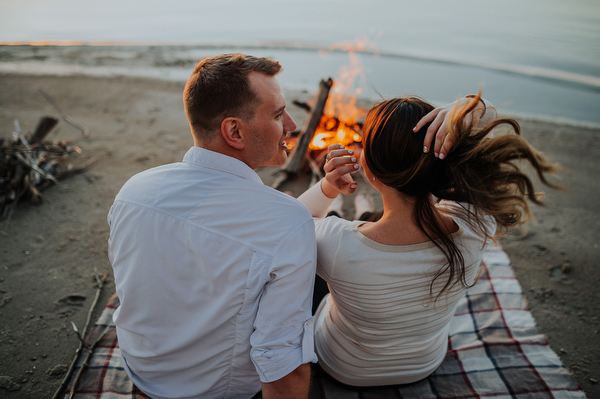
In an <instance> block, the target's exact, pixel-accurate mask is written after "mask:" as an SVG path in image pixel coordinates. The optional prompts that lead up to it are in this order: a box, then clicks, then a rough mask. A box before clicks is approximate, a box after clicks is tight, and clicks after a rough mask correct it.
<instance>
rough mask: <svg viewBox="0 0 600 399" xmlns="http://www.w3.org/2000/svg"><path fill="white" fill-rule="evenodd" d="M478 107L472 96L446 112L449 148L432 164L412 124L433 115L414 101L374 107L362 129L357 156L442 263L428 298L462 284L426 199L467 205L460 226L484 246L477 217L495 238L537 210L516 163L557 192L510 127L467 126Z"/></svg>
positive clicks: (547, 168)
mask: <svg viewBox="0 0 600 399" xmlns="http://www.w3.org/2000/svg"><path fill="white" fill-rule="evenodd" d="M479 101H480V94H478V95H477V96H475V97H474V98H473V99H472V100H471V101H469V102H468V103H467V104H465V105H464V106H462V107H458V108H456V109H455V110H454V111H453V114H452V118H451V120H450V125H449V135H450V137H451V138H452V141H453V143H454V145H453V148H452V151H451V152H450V153H449V154H448V156H447V157H446V159H444V160H440V159H438V158H436V157H435V156H434V155H433V152H429V153H423V150H422V148H423V137H424V134H425V132H426V130H427V128H428V127H429V125H426V126H424V127H422V128H421V129H420V133H418V134H416V133H413V131H412V128H413V127H414V126H415V125H416V124H417V122H418V121H419V120H420V119H421V118H422V117H423V116H425V115H426V114H427V113H428V112H430V111H432V110H433V109H434V107H433V106H432V105H430V104H428V103H427V102H425V101H423V100H421V99H419V98H416V97H409V98H395V99H392V100H387V101H384V102H381V103H379V104H377V105H375V106H374V107H373V108H371V110H370V111H369V113H368V115H367V118H366V120H365V124H364V126H363V132H364V140H363V146H364V148H363V156H364V157H365V162H366V164H367V167H368V168H369V170H370V171H371V173H372V174H373V175H374V176H375V177H376V178H377V179H378V180H379V181H381V182H382V183H383V184H385V185H386V186H389V187H393V188H395V189H396V190H398V191H399V192H400V193H403V194H405V195H407V196H409V197H411V198H413V199H414V201H415V202H414V203H415V207H414V213H413V219H414V222H415V224H416V225H417V226H418V228H419V229H420V230H421V231H422V232H423V233H424V234H425V235H426V236H427V237H428V238H429V239H430V240H431V241H432V242H433V243H434V244H435V245H436V246H437V248H438V249H439V250H440V251H442V253H443V254H444V256H445V257H446V259H447V263H446V264H445V265H444V266H442V268H441V269H440V270H439V272H438V274H437V275H436V276H435V278H434V279H433V281H432V283H431V286H430V291H431V293H432V294H433V283H434V282H435V281H436V280H437V279H438V278H440V277H441V276H442V275H447V280H446V282H445V284H444V286H443V288H442V289H441V291H440V292H439V293H438V295H436V299H437V298H439V296H440V295H441V294H442V293H443V292H444V291H446V290H448V289H450V288H452V287H453V286H455V285H456V284H457V283H460V284H461V285H462V286H464V287H469V284H468V283H467V281H466V276H465V265H464V258H463V256H462V254H461V251H460V249H459V248H458V246H457V244H456V243H455V242H454V240H453V239H452V236H450V235H447V234H445V231H446V230H445V229H444V226H441V225H440V223H439V222H438V220H440V218H439V211H438V210H437V208H436V206H435V201H434V197H435V199H436V200H437V201H440V200H443V199H445V200H452V201H457V202H464V203H468V204H471V205H473V207H465V208H464V210H465V214H466V215H467V220H468V222H469V223H470V224H471V225H472V226H473V228H474V229H475V230H476V231H478V232H480V233H481V234H482V235H483V236H484V238H485V239H488V238H490V236H489V235H488V234H487V233H486V232H485V229H484V227H483V221H482V215H483V214H488V215H492V216H493V217H494V218H495V219H496V222H497V223H498V227H499V232H503V231H506V230H507V229H509V228H511V227H513V226H517V225H519V224H522V223H525V222H526V221H527V220H528V219H529V218H530V217H531V209H530V207H529V204H528V202H527V199H529V200H530V201H532V202H533V203H536V204H539V205H543V204H542V202H541V201H540V200H539V198H538V196H537V195H536V193H535V191H534V187H533V183H532V181H531V179H530V178H529V177H528V176H527V174H526V173H525V172H524V171H523V170H522V168H521V164H522V162H523V161H526V162H528V163H529V164H530V165H531V167H532V169H533V171H535V173H536V174H537V176H538V177H539V179H540V181H541V182H542V183H544V184H545V185H547V186H549V187H552V188H560V186H558V185H556V184H553V183H551V182H549V181H548V180H547V178H546V174H548V173H552V172H554V171H556V170H557V168H558V167H557V165H555V164H551V163H550V162H549V161H548V160H547V159H546V158H545V157H544V156H543V155H542V154H541V153H539V152H538V151H536V150H535V149H534V148H533V147H531V145H529V143H527V141H526V140H525V139H524V138H522V137H521V136H520V133H521V131H520V127H519V124H518V123H517V121H515V120H514V119H509V118H502V119H496V120H494V121H492V122H491V123H489V124H488V125H487V126H484V127H483V128H478V127H477V126H475V124H474V123H472V122H469V121H470V120H472V116H473V114H472V112H473V111H474V110H475V108H476V107H477V104H478V103H479ZM477 112H479V111H477ZM499 126H507V127H509V128H510V130H511V133H507V134H501V135H498V136H496V137H492V135H491V132H492V130H493V129H495V128H497V127H499Z"/></svg>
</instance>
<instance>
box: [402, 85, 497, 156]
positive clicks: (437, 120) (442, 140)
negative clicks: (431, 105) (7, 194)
mask: <svg viewBox="0 0 600 399" xmlns="http://www.w3.org/2000/svg"><path fill="white" fill-rule="evenodd" d="M470 101H473V99H472V98H470V97H469V96H468V97H465V98H459V99H458V100H456V101H454V102H453V103H450V104H447V105H444V106H442V107H437V108H436V109H434V110H433V111H431V112H430V113H428V114H427V115H425V116H424V117H423V118H421V120H420V121H419V123H417V126H415V127H414V128H413V132H414V133H417V132H418V131H419V130H420V129H421V128H422V127H423V126H424V125H426V124H427V123H429V122H431V125H429V127H428V128H427V132H426V133H425V139H424V140H423V152H429V151H431V142H432V140H433V138H434V137H435V143H434V146H435V147H434V148H433V154H434V155H435V157H436V158H439V159H444V158H446V156H447V155H448V153H449V152H450V151H451V150H452V147H453V146H454V144H455V143H454V142H453V140H452V138H451V137H450V135H449V131H448V125H449V123H450V118H452V114H453V111H456V110H458V109H460V108H461V107H463V106H464V105H466V104H467V103H469V102H470ZM485 110H486V103H485V100H481V101H479V102H478V104H477V106H476V107H475V108H474V109H473V110H472V111H471V112H469V113H468V114H467V115H466V116H465V123H466V124H470V123H477V122H478V121H479V118H480V117H481V115H482V112H483V113H485ZM473 118H474V119H473Z"/></svg>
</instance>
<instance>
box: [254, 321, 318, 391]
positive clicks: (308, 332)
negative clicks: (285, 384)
mask: <svg viewBox="0 0 600 399" xmlns="http://www.w3.org/2000/svg"><path fill="white" fill-rule="evenodd" d="M314 329H315V327H314V317H311V318H310V319H308V320H307V321H305V322H304V324H303V328H302V340H301V344H300V346H298V347H296V348H293V349H291V350H290V351H289V352H285V349H284V348H282V349H280V350H268V351H266V352H264V353H258V354H255V353H253V355H252V361H253V362H254V366H255V367H256V371H257V372H258V376H259V377H260V381H261V382H273V381H277V380H280V379H281V378H283V377H285V376H286V375H288V374H290V373H291V372H292V371H294V370H296V369H297V368H298V367H299V366H300V365H301V364H305V363H316V362H317V355H316V353H315V344H314Z"/></svg>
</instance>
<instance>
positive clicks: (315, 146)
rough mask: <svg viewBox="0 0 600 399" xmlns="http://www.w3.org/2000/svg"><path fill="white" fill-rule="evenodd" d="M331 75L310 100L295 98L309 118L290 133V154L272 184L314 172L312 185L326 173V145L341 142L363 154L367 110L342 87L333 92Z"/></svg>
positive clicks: (280, 183) (356, 152) (354, 96)
mask: <svg viewBox="0 0 600 399" xmlns="http://www.w3.org/2000/svg"><path fill="white" fill-rule="evenodd" d="M334 84H337V82H334V81H333V80H332V79H331V78H329V79H328V80H326V81H325V80H322V81H321V82H320V84H319V91H318V93H317V95H316V96H315V97H314V98H313V99H312V100H311V101H310V102H309V103H301V102H297V101H294V104H295V105H297V106H299V107H301V108H303V109H305V110H306V111H307V112H308V117H307V119H306V123H305V124H304V127H303V128H302V129H301V130H300V131H297V132H293V133H292V134H291V136H292V138H291V139H289V140H288V149H289V151H290V155H289V157H288V161H287V162H286V164H285V165H284V166H283V167H282V168H281V169H280V171H279V175H278V177H277V179H276V180H275V182H274V183H273V185H272V186H273V187H274V188H277V189H279V188H280V187H281V186H282V185H283V184H284V183H285V182H287V181H289V180H291V179H294V178H296V177H297V176H298V174H301V173H306V172H309V173H311V175H312V176H311V177H312V179H311V180H312V181H311V185H312V184H314V183H315V182H317V181H318V180H320V179H321V178H322V177H323V175H324V173H323V165H324V163H325V156H326V155H327V147H328V146H329V145H331V144H336V143H337V144H342V145H344V146H345V147H346V148H349V149H353V150H354V152H355V154H357V155H358V154H360V152H361V149H362V145H361V143H362V131H361V129H362V120H361V119H362V118H364V115H365V111H364V110H361V109H360V108H358V107H357V106H356V95H352V96H347V95H345V94H343V91H342V90H338V91H337V92H333V90H332V88H333V87H334Z"/></svg>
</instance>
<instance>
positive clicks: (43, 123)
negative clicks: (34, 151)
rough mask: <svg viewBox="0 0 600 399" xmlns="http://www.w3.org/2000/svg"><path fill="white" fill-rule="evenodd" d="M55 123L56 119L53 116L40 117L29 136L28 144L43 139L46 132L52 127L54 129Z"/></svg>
mask: <svg viewBox="0 0 600 399" xmlns="http://www.w3.org/2000/svg"><path fill="white" fill-rule="evenodd" d="M57 123H58V119H56V118H53V117H51V116H44V117H42V118H40V121H39V122H38V125H37V127H36V128H35V131H34V132H33V135H32V136H31V137H30V138H29V144H30V145H33V144H36V143H39V142H41V141H42V140H44V139H45V138H46V136H47V135H48V133H50V132H51V131H52V129H54V126H56V124H57Z"/></svg>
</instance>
